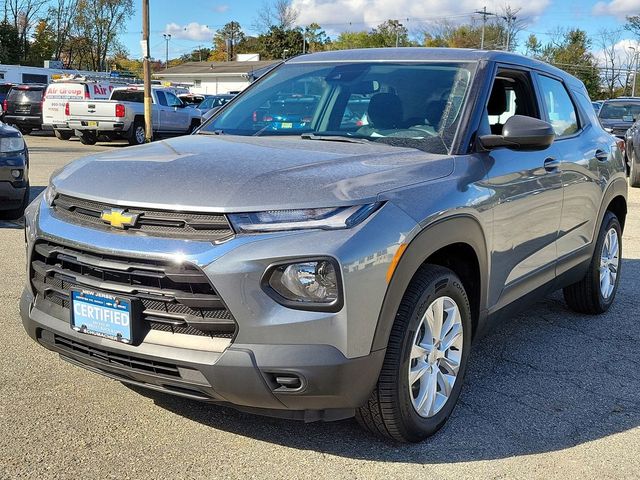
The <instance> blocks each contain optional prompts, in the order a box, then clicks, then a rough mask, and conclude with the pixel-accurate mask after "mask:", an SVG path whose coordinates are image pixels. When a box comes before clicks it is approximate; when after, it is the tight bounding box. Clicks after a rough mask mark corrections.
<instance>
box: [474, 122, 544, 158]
mask: <svg viewBox="0 0 640 480" xmlns="http://www.w3.org/2000/svg"><path fill="white" fill-rule="evenodd" d="M555 138H556V132H555V130H554V129H553V127H552V126H551V124H549V123H547V122H545V121H543V120H539V119H537V118H533V117H525V116H524V115H514V116H513V117H510V118H509V119H508V120H507V121H506V122H505V124H504V127H502V135H483V136H481V137H480V138H479V139H478V141H479V143H480V145H481V146H482V147H483V148H484V149H485V150H492V149H494V148H499V147H506V148H510V149H512V150H544V149H545V148H548V147H549V146H550V145H551V144H552V143H553V141H554V139H555Z"/></svg>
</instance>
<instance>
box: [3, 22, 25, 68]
mask: <svg viewBox="0 0 640 480" xmlns="http://www.w3.org/2000/svg"><path fill="white" fill-rule="evenodd" d="M20 53H21V49H20V34H19V33H18V29H17V28H15V27H14V26H13V25H12V24H11V23H9V22H8V21H6V20H5V21H3V22H0V63H5V64H16V63H19V62H20Z"/></svg>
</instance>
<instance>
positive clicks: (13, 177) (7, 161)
mask: <svg viewBox="0 0 640 480" xmlns="http://www.w3.org/2000/svg"><path fill="white" fill-rule="evenodd" d="M28 204H29V150H28V149H27V145H26V143H25V142H24V139H23V138H22V134H21V133H20V132H19V131H18V129H16V128H14V127H11V126H9V125H6V124H2V123H0V218H3V219H11V220H13V219H17V218H20V217H22V215H23V214H24V209H25V208H26V207H27V205H28Z"/></svg>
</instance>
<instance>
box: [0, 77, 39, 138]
mask: <svg viewBox="0 0 640 480" xmlns="http://www.w3.org/2000/svg"><path fill="white" fill-rule="evenodd" d="M46 88H47V86H46V85H43V84H24V85H15V86H13V87H11V89H10V90H9V93H7V97H6V98H5V99H4V101H3V104H2V110H3V114H2V121H3V122H5V123H8V124H9V125H15V126H16V128H18V130H20V131H21V132H22V133H23V134H25V135H27V134H29V133H31V131H32V130H34V129H36V130H39V129H41V128H42V97H43V95H44V91H45V89H46Z"/></svg>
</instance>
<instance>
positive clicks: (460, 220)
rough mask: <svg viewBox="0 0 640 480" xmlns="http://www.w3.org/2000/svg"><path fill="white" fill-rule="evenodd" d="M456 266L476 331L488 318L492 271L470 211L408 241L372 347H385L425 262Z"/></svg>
mask: <svg viewBox="0 0 640 480" xmlns="http://www.w3.org/2000/svg"><path fill="white" fill-rule="evenodd" d="M429 263H432V264H435V265H440V266H444V267H447V268H449V269H451V270H453V271H454V272H455V273H456V274H457V275H458V277H460V280H462V283H463V286H464V288H465V290H466V291H467V295H468V296H469V301H470V304H471V311H472V316H473V325H472V327H473V331H474V333H475V332H476V331H478V327H479V326H481V325H480V324H481V323H482V322H483V321H484V319H485V318H486V298H487V285H488V272H489V259H488V251H487V242H486V240H485V234H484V230H483V229H482V227H481V225H480V223H479V222H478V220H477V219H476V218H474V217H472V216H471V215H454V216H451V217H447V218H444V219H440V220H438V221H437V222H434V223H432V224H430V225H428V226H427V227H425V228H424V229H423V230H422V231H421V232H420V233H418V234H417V235H416V236H415V237H414V238H413V239H412V240H411V242H410V243H409V244H408V246H407V247H406V249H405V250H404V252H403V253H402V257H401V258H400V260H399V261H398V264H397V267H396V269H395V271H394V272H393V276H392V277H391V280H390V282H389V285H388V287H387V292H386V294H385V298H384V300H383V303H382V308H381V310H380V314H379V316H378V323H377V326H376V331H375V334H374V338H373V344H372V350H379V349H382V348H386V346H387V343H388V340H389V334H390V332H391V328H392V326H393V322H394V320H395V316H396V312H397V311H398V307H399V306H400V302H401V301H402V298H403V296H404V293H405V292H406V290H407V287H408V286H409V284H410V282H411V281H412V279H413V278H414V276H415V274H416V272H418V270H419V269H420V268H421V267H422V266H423V265H425V264H429Z"/></svg>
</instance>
